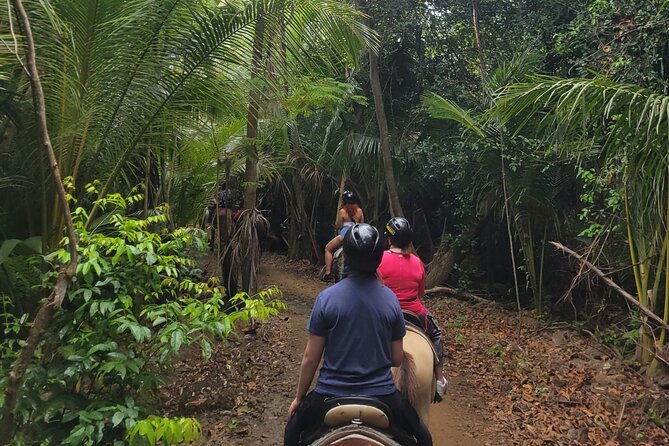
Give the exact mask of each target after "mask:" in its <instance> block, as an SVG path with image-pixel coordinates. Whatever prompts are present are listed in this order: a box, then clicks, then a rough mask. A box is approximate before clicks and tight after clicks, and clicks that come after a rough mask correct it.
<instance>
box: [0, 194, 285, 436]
mask: <svg viewBox="0 0 669 446" xmlns="http://www.w3.org/2000/svg"><path fill="white" fill-rule="evenodd" d="M91 192H93V188H92V187H91ZM141 200H142V197H141V195H133V196H130V197H127V198H124V197H122V196H120V195H118V194H116V195H110V196H108V197H106V198H104V199H102V200H98V201H97V203H98V205H99V206H101V207H102V208H103V209H104V210H105V212H106V214H105V216H104V218H102V219H100V220H99V221H98V222H97V224H94V225H92V226H93V228H92V229H86V227H85V222H86V220H87V219H88V215H87V212H86V211H85V210H84V209H83V208H77V209H76V210H75V211H74V219H75V225H76V230H77V232H78V235H79V246H78V251H79V256H80V258H79V263H78V267H77V272H76V276H75V278H74V281H73V282H74V283H73V285H72V286H71V288H70V290H69V292H68V294H67V297H66V300H65V302H63V306H62V308H61V309H59V310H58V312H57V314H56V316H55V318H54V321H53V323H52V324H51V328H50V330H49V331H48V332H47V334H46V335H45V336H44V338H43V341H42V343H41V345H40V347H39V349H38V351H37V353H36V355H35V356H36V357H35V358H34V360H33V363H32V364H31V366H30V368H29V370H28V371H27V373H26V379H25V381H24V384H23V386H22V388H21V391H20V401H19V403H18V407H17V410H16V422H17V425H18V429H17V433H16V435H15V438H14V439H13V444H16V445H28V444H40V445H61V444H62V445H82V444H83V445H94V444H125V442H124V439H125V438H127V439H128V440H131V441H132V443H133V444H142V443H146V444H155V443H156V441H158V440H161V441H162V442H163V443H164V444H165V443H166V444H176V443H179V442H181V441H186V442H188V441H190V440H192V439H194V438H195V437H197V435H198V434H199V430H200V428H199V424H198V423H197V421H196V420H189V419H174V420H171V419H167V418H162V417H160V413H159V412H157V411H156V410H155V406H156V402H157V397H156V390H157V388H158V386H159V385H160V384H161V382H163V380H164V378H165V376H166V373H167V372H168V371H169V369H170V367H171V365H172V364H173V363H174V360H175V358H176V357H177V356H178V354H179V352H180V351H181V350H182V349H183V348H184V347H185V346H189V345H194V344H195V345H197V346H199V348H200V350H201V351H202V355H203V358H204V359H205V360H207V359H208V358H209V357H210V355H211V353H212V342H214V341H215V340H217V339H225V338H226V337H228V336H230V335H231V333H233V330H234V329H235V326H236V323H238V322H240V323H246V322H249V321H250V320H251V318H258V319H265V318H267V317H270V316H273V315H276V314H277V313H278V311H279V310H280V309H282V308H284V304H283V302H282V301H281V300H279V297H280V292H279V290H278V289H276V288H274V289H269V290H265V291H262V292H260V293H259V294H258V295H256V296H248V295H246V294H238V295H236V296H234V297H233V298H232V300H233V303H234V304H235V305H234V308H235V309H234V310H231V311H225V308H228V307H226V304H228V302H226V301H225V299H224V296H225V290H224V289H223V288H222V287H221V286H220V285H219V284H218V282H217V280H215V278H212V279H209V280H207V281H204V280H203V279H202V277H201V275H202V273H201V271H199V270H198V269H197V267H196V264H195V262H194V261H193V260H192V259H191V258H189V257H188V253H189V252H190V250H193V249H196V250H198V249H199V250H204V249H205V246H206V244H205V241H204V234H203V232H202V231H201V230H199V229H195V228H178V229H175V230H169V229H168V224H167V223H168V209H167V207H166V206H163V207H159V208H157V209H155V210H153V211H151V212H150V215H148V216H146V217H143V218H139V217H136V216H132V214H131V210H132V209H133V207H135V205H136V204H137V203H139V202H141ZM66 243H67V241H66V240H65V241H64V242H63V245H62V246H61V248H60V249H58V250H57V251H55V252H53V253H51V254H48V255H46V256H43V257H41V260H42V262H43V263H44V264H45V265H48V266H49V268H48V271H49V272H47V273H45V274H44V275H43V277H42V283H43V284H49V283H52V282H53V280H51V279H52V278H53V276H54V275H55V274H56V271H57V270H58V268H59V267H60V265H62V264H64V263H66V262H67V261H68V260H69V259H68V258H69V253H68V251H67V246H66ZM33 285H34V286H35V287H40V286H43V285H41V284H33ZM44 287H46V286H45V285H44ZM3 302H4V305H5V307H6V308H10V307H11V308H14V309H16V308H17V306H16V305H15V302H13V301H12V299H10V298H9V297H3ZM10 315H11V316H10ZM29 319H30V318H29V317H28V316H27V315H25V314H21V313H20V312H16V311H15V312H14V313H11V312H7V311H5V318H4V320H3V321H2V322H1V323H2V324H3V329H4V330H3V332H4V335H3V337H2V338H1V339H2V343H1V344H0V351H1V352H2V359H1V360H0V374H1V376H2V381H0V390H3V391H4V387H5V385H6V382H7V380H6V377H7V375H8V373H9V369H10V367H11V364H12V362H13V360H14V359H15V358H16V356H17V354H18V349H19V348H20V346H21V345H22V342H23V341H22V339H23V338H25V333H26V331H27V330H26V329H27V321H28V320H29ZM0 398H2V397H0ZM0 404H2V401H0ZM138 423H139V424H138Z"/></svg>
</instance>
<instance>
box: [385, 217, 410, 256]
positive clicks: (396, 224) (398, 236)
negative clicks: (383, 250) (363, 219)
mask: <svg viewBox="0 0 669 446" xmlns="http://www.w3.org/2000/svg"><path fill="white" fill-rule="evenodd" d="M384 234H385V236H386V237H388V238H389V239H390V242H391V243H392V244H393V245H395V246H397V247H398V248H402V249H404V248H406V247H407V246H409V244H410V243H411V236H412V232H411V225H410V224H409V221H408V220H407V219H406V218H402V217H393V218H391V219H390V220H388V223H386V230H385V231H384Z"/></svg>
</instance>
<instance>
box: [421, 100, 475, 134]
mask: <svg viewBox="0 0 669 446" xmlns="http://www.w3.org/2000/svg"><path fill="white" fill-rule="evenodd" d="M423 105H424V106H425V107H426V108H427V110H428V112H429V113H430V116H431V117H433V118H436V119H447V120H449V121H455V122H457V123H459V124H461V125H462V126H463V127H465V129H467V130H469V131H471V132H473V133H474V134H475V135H476V136H478V137H479V138H485V136H486V133H485V131H484V130H483V128H482V126H481V125H480V124H479V123H478V122H477V120H476V119H475V118H474V117H472V116H471V115H470V114H469V113H468V112H467V111H465V110H464V109H463V108H461V107H460V106H459V105H457V104H456V103H455V102H453V101H449V100H448V99H445V98H443V97H441V96H439V95H438V94H436V93H426V94H425V95H423Z"/></svg>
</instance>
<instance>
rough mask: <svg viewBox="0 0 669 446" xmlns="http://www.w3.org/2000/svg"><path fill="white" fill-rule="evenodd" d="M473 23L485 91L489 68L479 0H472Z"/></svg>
mask: <svg viewBox="0 0 669 446" xmlns="http://www.w3.org/2000/svg"><path fill="white" fill-rule="evenodd" d="M472 24H473V25H474V39H475V40H476V49H477V50H478V56H479V70H480V72H481V84H482V85H483V91H486V90H487V87H488V80H487V70H486V61H485V52H484V50H483V39H481V27H480V25H479V1H478V0H472Z"/></svg>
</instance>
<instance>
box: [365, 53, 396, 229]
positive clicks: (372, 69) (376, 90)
mask: <svg viewBox="0 0 669 446" xmlns="http://www.w3.org/2000/svg"><path fill="white" fill-rule="evenodd" d="M369 81H370V83H371V85H372V93H373V94H374V109H375V110H376V121H377V123H378V126H379V147H380V149H381V156H382V157H383V173H384V176H385V179H386V188H387V189H388V200H389V201H390V214H391V215H392V216H393V217H404V211H402V205H401V204H400V197H399V194H398V193H397V183H396V182H395V173H394V171H393V157H392V154H391V152H390V136H389V133H388V119H387V118H386V110H385V107H384V104H383V90H382V89H381V79H380V77H379V56H377V55H376V54H375V53H374V51H372V50H371V49H370V50H369Z"/></svg>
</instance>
